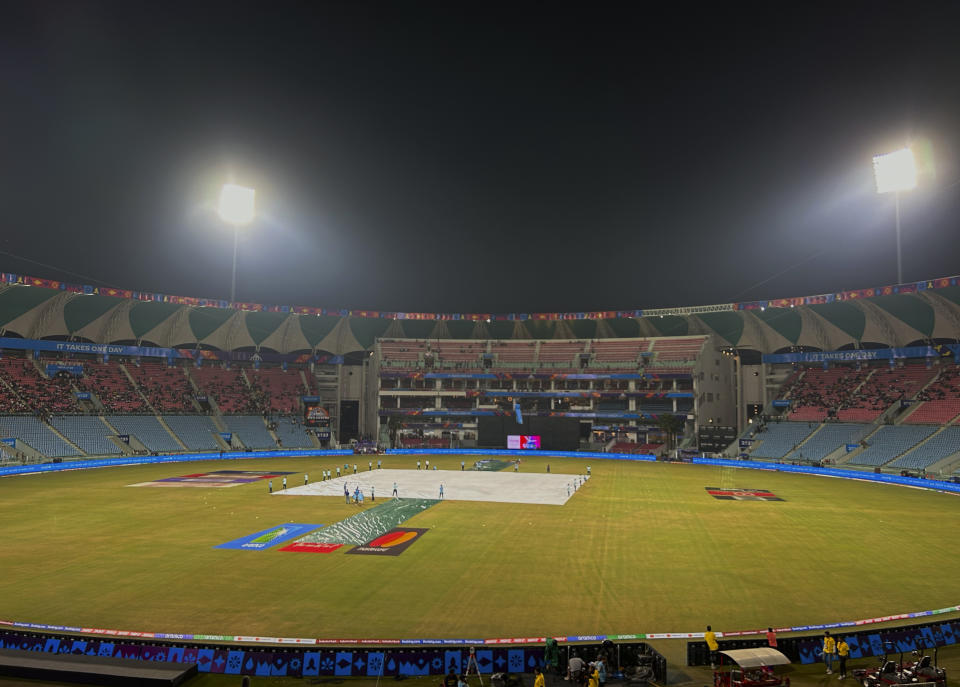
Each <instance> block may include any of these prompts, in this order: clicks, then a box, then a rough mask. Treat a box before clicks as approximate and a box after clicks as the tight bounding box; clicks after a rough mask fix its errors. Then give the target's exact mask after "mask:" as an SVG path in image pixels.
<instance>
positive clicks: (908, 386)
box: [837, 364, 935, 422]
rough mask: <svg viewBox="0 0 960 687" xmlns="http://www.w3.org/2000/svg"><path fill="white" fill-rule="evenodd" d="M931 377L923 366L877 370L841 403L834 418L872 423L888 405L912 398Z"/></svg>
mask: <svg viewBox="0 0 960 687" xmlns="http://www.w3.org/2000/svg"><path fill="white" fill-rule="evenodd" d="M934 374H935V372H934V371H933V370H930V369H927V367H926V366H925V365H923V364H919V365H917V364H912V365H905V366H904V367H902V368H893V369H889V368H887V369H877V370H875V371H874V372H873V374H871V375H870V376H869V377H868V378H867V380H866V381H865V382H864V384H863V386H862V387H861V388H860V389H859V390H858V391H857V393H856V394H851V395H850V396H848V397H847V398H846V399H845V400H844V402H843V404H842V405H841V406H840V407H839V409H838V410H837V418H838V419H839V420H842V421H848V420H849V421H856V422H872V421H874V420H875V419H877V418H878V417H879V416H880V414H881V413H883V411H885V410H886V409H887V408H889V407H890V406H891V404H893V403H895V402H897V401H899V400H901V399H910V398H913V396H914V395H915V394H916V393H917V392H918V391H920V389H922V388H923V387H924V386H925V385H926V384H927V383H928V382H929V381H930V380H931V379H933V376H934Z"/></svg>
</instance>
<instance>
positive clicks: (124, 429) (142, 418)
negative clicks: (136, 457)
mask: <svg viewBox="0 0 960 687" xmlns="http://www.w3.org/2000/svg"><path fill="white" fill-rule="evenodd" d="M107 422H109V423H110V426H111V427H113V428H114V429H116V430H117V434H129V435H130V436H131V437H136V438H137V439H138V440H139V441H140V443H141V444H143V445H144V446H146V447H147V450H149V451H156V452H158V453H171V452H172V453H177V452H182V451H183V447H182V446H180V444H178V443H177V441H176V439H174V438H173V437H172V436H170V432H168V431H167V430H166V429H164V427H163V425H161V424H160V422H159V421H158V420H157V418H156V417H154V416H153V415H108V416H107Z"/></svg>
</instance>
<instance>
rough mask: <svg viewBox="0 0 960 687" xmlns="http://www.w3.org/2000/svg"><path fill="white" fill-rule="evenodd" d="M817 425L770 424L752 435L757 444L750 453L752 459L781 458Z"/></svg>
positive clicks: (796, 423)
mask: <svg viewBox="0 0 960 687" xmlns="http://www.w3.org/2000/svg"><path fill="white" fill-rule="evenodd" d="M817 427H818V425H813V424H802V423H799V422H772V423H770V424H768V425H767V426H766V429H765V430H764V431H762V432H757V433H756V434H755V435H754V440H755V441H757V442H759V445H758V446H756V447H755V448H754V449H753V450H752V451H751V452H750V455H751V457H754V458H783V457H784V456H785V455H787V454H788V453H790V452H791V451H792V450H793V449H794V448H796V447H797V445H798V444H800V443H801V442H802V441H803V440H804V439H806V438H807V437H808V436H810V435H811V434H813V431H814V430H815V429H816V428H817Z"/></svg>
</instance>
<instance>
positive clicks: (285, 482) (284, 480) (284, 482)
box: [283, 477, 287, 489]
mask: <svg viewBox="0 0 960 687" xmlns="http://www.w3.org/2000/svg"><path fill="white" fill-rule="evenodd" d="M283 488H284V489H286V488H287V478H286V477H284V478H283Z"/></svg>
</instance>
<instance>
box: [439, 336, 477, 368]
mask: <svg viewBox="0 0 960 687" xmlns="http://www.w3.org/2000/svg"><path fill="white" fill-rule="evenodd" d="M432 350H433V352H434V353H435V354H436V356H437V359H438V360H439V362H440V363H441V365H442V366H443V367H454V368H458V369H474V368H476V369H479V368H480V367H481V364H482V363H481V360H480V356H481V355H482V354H483V353H485V352H486V346H485V345H484V344H483V343H479V342H474V341H437V342H434V344H433V346H432Z"/></svg>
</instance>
